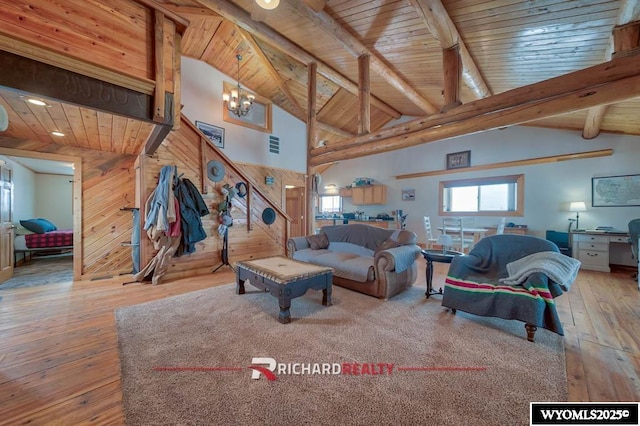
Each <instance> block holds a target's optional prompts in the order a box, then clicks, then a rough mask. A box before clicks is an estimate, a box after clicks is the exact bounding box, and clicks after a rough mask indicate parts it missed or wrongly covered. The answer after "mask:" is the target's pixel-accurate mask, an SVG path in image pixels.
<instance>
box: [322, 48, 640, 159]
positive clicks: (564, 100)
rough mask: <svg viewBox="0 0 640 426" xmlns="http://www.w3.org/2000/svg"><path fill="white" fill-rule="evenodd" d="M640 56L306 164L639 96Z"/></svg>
mask: <svg viewBox="0 0 640 426" xmlns="http://www.w3.org/2000/svg"><path fill="white" fill-rule="evenodd" d="M638 69H640V56H630V57H622V58H617V59H614V60H612V61H610V62H606V63H604V64H600V65H596V66H593V67H589V68H586V69H583V70H580V71H575V72H572V73H569V74H566V75H563V76H560V77H555V78H552V79H549V80H545V81H542V82H539V83H535V84H531V85H528V86H523V87H519V88H517V89H513V90H509V91H507V92H503V93H500V94H498V95H494V96H491V97H489V98H484V99H479V100H477V101H474V102H470V103H467V104H464V105H461V106H459V107H457V108H453V109H451V110H449V111H447V112H443V113H440V114H437V115H432V116H429V117H424V118H420V119H417V120H412V121H409V122H406V123H402V124H399V125H396V126H393V127H390V128H388V129H384V130H380V131H378V132H375V133H371V134H369V135H365V136H358V137H355V138H353V139H349V140H343V141H338V142H334V143H328V144H327V145H326V146H325V147H322V148H315V149H313V150H312V152H311V164H312V165H319V164H324V163H329V162H333V161H339V160H344V159H350V158H357V157H364V156H367V155H372V154H378V153H382V152H388V151H393V150H397V149H402V148H407V147H410V146H415V145H420V144H423V143H427V142H433V141H437V140H442V139H447V138H451V137H456V136H462V135H466V134H471V133H476V132H481V131H485V130H492V129H497V128H500V127H505V126H513V125H516V124H522V123H527V122H529V121H535V120H539V119H542V118H547V117H552V116H554V115H559V114H565V113H569V112H573V111H578V110H581V109H586V108H591V107H594V106H597V105H602V104H608V103H614V102H620V101H624V100H627V99H631V98H634V97H638V96H640V74H639V73H638Z"/></svg>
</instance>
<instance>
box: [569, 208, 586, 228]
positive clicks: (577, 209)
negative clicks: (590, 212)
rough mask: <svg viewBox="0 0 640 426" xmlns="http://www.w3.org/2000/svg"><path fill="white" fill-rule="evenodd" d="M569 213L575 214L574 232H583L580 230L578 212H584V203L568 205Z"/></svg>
mask: <svg viewBox="0 0 640 426" xmlns="http://www.w3.org/2000/svg"><path fill="white" fill-rule="evenodd" d="M569 211H570V212H576V231H584V229H580V222H579V220H580V212H586V211H587V206H586V205H585V204H584V201H572V202H571V204H569Z"/></svg>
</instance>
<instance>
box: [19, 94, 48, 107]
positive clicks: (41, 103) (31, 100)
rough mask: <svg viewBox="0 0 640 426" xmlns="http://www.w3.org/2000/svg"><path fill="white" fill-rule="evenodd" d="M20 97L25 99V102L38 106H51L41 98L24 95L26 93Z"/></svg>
mask: <svg viewBox="0 0 640 426" xmlns="http://www.w3.org/2000/svg"><path fill="white" fill-rule="evenodd" d="M20 98H21V99H23V100H24V101H25V102H28V103H30V104H31V105H37V106H43V107H50V106H51V105H49V104H48V103H46V102H45V101H43V100H42V99H40V98H32V97H31V96H24V95H20Z"/></svg>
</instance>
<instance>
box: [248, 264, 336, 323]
mask: <svg viewBox="0 0 640 426" xmlns="http://www.w3.org/2000/svg"><path fill="white" fill-rule="evenodd" d="M236 267H237V271H238V276H237V285H236V293H237V294H244V282H245V281H246V280H249V282H250V283H251V285H253V286H254V287H257V288H259V289H261V290H265V291H268V292H269V293H271V295H272V296H274V297H277V298H278V302H279V303H280V314H279V315H278V321H280V322H281V323H282V324H287V323H288V322H290V321H291V313H290V311H289V308H290V307H291V299H295V298H296V297H300V296H302V295H303V294H305V293H306V292H307V290H309V289H313V290H322V304H323V305H325V306H329V305H331V285H332V281H333V269H331V268H328V267H325V266H317V265H312V264H310V263H304V262H300V261H297V260H293V259H289V258H288V257H284V256H276V257H268V258H265V259H257V260H247V261H241V262H236Z"/></svg>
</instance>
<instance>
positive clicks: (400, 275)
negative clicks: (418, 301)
mask: <svg viewBox="0 0 640 426" xmlns="http://www.w3.org/2000/svg"><path fill="white" fill-rule="evenodd" d="M416 241H417V236H416V234H415V233H413V232H411V231H408V230H393V229H382V228H377V227H374V226H369V225H364V224H348V225H335V226H325V227H323V228H322V229H321V230H320V233H319V234H317V235H309V236H305V237H295V238H290V239H289V240H288V241H287V254H288V255H289V257H290V258H292V259H295V260H300V261H303V262H309V263H313V264H316V265H322V266H329V267H331V268H333V269H334V273H333V283H334V284H336V285H339V286H341V287H346V288H349V289H351V290H355V291H358V292H361V293H364V294H368V295H370V296H374V297H378V298H380V299H388V298H391V297H393V296H395V295H396V294H398V293H401V292H403V291H404V290H406V289H407V288H408V287H410V286H411V285H412V284H413V283H414V282H415V280H416V278H417V276H418V268H417V262H416V260H417V259H418V258H419V257H420V247H419V246H418V245H417V244H416Z"/></svg>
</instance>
